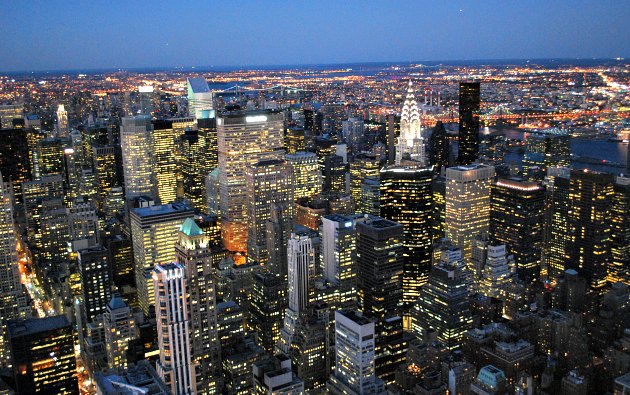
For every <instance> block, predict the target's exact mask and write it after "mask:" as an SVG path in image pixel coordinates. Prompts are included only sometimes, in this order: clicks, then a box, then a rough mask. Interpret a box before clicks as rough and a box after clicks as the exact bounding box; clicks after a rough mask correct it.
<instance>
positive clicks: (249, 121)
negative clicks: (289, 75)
mask: <svg viewBox="0 0 630 395" xmlns="http://www.w3.org/2000/svg"><path fill="white" fill-rule="evenodd" d="M283 130H284V117H283V115H282V113H280V112H277V111H272V110H265V111H255V112H252V111H236V112H229V113H223V114H221V115H220V116H219V117H218V118H217V139H218V147H219V192H220V208H221V210H220V211H221V231H222V238H223V242H224V243H225V247H226V248H227V249H228V250H230V251H241V252H243V251H246V250H247V200H246V198H247V193H246V190H247V188H246V187H247V185H246V182H245V172H246V169H247V167H248V166H251V165H254V164H256V163H258V162H260V161H264V160H274V159H275V160H282V159H283V157H284V148H283V147H284V136H283Z"/></svg>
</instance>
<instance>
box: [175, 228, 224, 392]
mask: <svg viewBox="0 0 630 395" xmlns="http://www.w3.org/2000/svg"><path fill="white" fill-rule="evenodd" d="M216 252H217V251H216V250H213V249H212V246H211V244H210V240H209V238H208V236H207V235H206V234H205V233H204V232H203V231H202V230H201V228H199V226H198V225H197V223H196V222H195V221H194V220H193V219H192V218H186V220H185V221H184V223H183V224H182V226H181V228H180V229H179V233H178V241H177V244H176V245H175V254H176V260H177V262H178V263H179V264H180V265H181V266H182V267H184V268H185V270H186V278H187V283H188V300H187V304H188V314H189V317H188V320H189V323H190V329H191V332H190V341H191V347H192V360H193V362H194V364H195V367H196V368H197V372H196V373H197V374H196V375H197V380H196V381H197V393H200V394H201V393H204V394H205V393H217V391H218V389H217V383H216V380H217V377H218V376H219V375H220V373H221V360H220V358H221V353H220V347H219V338H218V333H217V332H218V330H217V311H216V293H215V286H214V271H213V266H212V262H213V259H214V258H213V254H215V253H216Z"/></svg>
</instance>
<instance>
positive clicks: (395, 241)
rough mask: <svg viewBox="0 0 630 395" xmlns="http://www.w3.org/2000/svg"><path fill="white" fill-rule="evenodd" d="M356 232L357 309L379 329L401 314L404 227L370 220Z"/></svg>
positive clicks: (386, 221) (382, 220) (374, 219)
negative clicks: (383, 323)
mask: <svg viewBox="0 0 630 395" xmlns="http://www.w3.org/2000/svg"><path fill="white" fill-rule="evenodd" d="M356 232H357V242H356V249H357V263H356V266H357V273H358V276H357V277H358V287H357V288H358V299H359V309H360V310H361V312H362V313H363V314H364V315H366V316H368V317H373V318H375V319H376V321H377V322H376V325H377V326H379V325H380V324H381V323H382V321H383V320H384V319H385V318H390V317H394V316H397V315H400V313H401V307H402V299H403V288H402V279H403V266H404V259H403V226H402V225H400V224H397V223H396V222H392V221H389V220H386V219H383V218H379V217H373V218H370V219H368V220H367V221H362V222H360V223H358V224H357V226H356Z"/></svg>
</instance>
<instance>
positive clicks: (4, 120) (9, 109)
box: [0, 104, 24, 129]
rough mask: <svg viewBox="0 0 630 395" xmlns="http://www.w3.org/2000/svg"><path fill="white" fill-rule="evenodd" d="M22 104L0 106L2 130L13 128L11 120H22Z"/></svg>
mask: <svg viewBox="0 0 630 395" xmlns="http://www.w3.org/2000/svg"><path fill="white" fill-rule="evenodd" d="M23 110H24V109H23V105H22V104H3V105H0V126H1V127H2V129H8V128H11V127H13V120H14V119H19V118H22V113H23Z"/></svg>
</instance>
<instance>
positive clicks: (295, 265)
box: [278, 228, 315, 355]
mask: <svg viewBox="0 0 630 395" xmlns="http://www.w3.org/2000/svg"><path fill="white" fill-rule="evenodd" d="M287 255H288V279H289V281H288V286H289V288H288V297H289V307H288V308H287V310H286V312H285V314H284V327H283V328H282V329H281V331H280V342H279V345H278V349H279V350H280V351H281V352H283V353H285V354H287V355H289V350H290V347H291V342H292V341H293V338H294V336H295V335H296V329H297V323H298V320H299V318H300V314H301V312H303V311H304V309H305V308H306V306H307V305H308V303H309V293H310V291H311V288H312V286H313V280H314V278H315V248H314V246H313V231H311V230H309V229H306V228H302V229H301V230H296V231H295V232H292V233H291V238H290V239H289V243H288V246H287Z"/></svg>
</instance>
